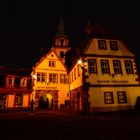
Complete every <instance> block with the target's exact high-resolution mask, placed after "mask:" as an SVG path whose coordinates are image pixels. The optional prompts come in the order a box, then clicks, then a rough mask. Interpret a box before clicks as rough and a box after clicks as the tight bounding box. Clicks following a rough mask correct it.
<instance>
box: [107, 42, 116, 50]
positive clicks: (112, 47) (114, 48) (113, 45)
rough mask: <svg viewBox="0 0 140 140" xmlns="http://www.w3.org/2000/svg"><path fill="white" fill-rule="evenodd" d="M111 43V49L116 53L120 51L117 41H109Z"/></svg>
mask: <svg viewBox="0 0 140 140" xmlns="http://www.w3.org/2000/svg"><path fill="white" fill-rule="evenodd" d="M109 43H110V49H111V50H114V51H117V50H118V44H117V41H109Z"/></svg>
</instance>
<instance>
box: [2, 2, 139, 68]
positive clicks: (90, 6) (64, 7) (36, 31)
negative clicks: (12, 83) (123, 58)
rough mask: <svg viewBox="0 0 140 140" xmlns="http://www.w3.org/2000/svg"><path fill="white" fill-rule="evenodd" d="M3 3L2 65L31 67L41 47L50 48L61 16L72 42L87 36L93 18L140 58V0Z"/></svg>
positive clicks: (93, 20) (73, 43)
mask: <svg viewBox="0 0 140 140" xmlns="http://www.w3.org/2000/svg"><path fill="white" fill-rule="evenodd" d="M75 2H76V3H75ZM133 2H134V1H133ZM0 5H1V7H0V14H1V15H0V19H1V20H0V66H5V67H14V68H31V67H32V66H33V65H34V64H35V63H36V62H37V61H38V60H39V57H40V55H41V52H40V49H41V48H45V50H46V51H48V50H49V49H50V47H51V43H52V40H53V38H54V36H55V34H56V33H57V26H58V22H59V19H61V18H63V19H64V23H65V31H66V34H67V35H68V36H69V39H70V45H71V46H72V45H75V44H77V43H78V42H79V41H80V40H82V39H83V37H84V27H85V25H86V23H87V21H88V20H90V21H92V22H94V23H96V24H99V25H101V26H103V27H105V28H107V29H109V30H111V31H112V32H114V33H115V34H116V35H118V36H120V37H121V38H122V39H123V40H124V41H125V42H127V44H128V46H127V47H128V48H129V49H130V50H131V51H132V52H133V53H134V54H135V55H136V56H137V58H138V59H137V60H140V44H139V40H140V39H139V33H140V8H139V7H138V6H139V4H138V3H132V1H131V2H127V3H126V2H121V1H116V2H115V1H112V2H106V1H104V2H100V1H98V2H97V1H94V0H91V1H88V0H86V1H84V2H82V1H81V2H80V0H77V1H76V0H75V1H68V0H65V1H57V0H54V1H53V0H52V1H51V2H49V0H46V2H44V1H34V2H29V1H20V0H18V1H5V2H4V3H2V4H0ZM93 28H94V27H93Z"/></svg>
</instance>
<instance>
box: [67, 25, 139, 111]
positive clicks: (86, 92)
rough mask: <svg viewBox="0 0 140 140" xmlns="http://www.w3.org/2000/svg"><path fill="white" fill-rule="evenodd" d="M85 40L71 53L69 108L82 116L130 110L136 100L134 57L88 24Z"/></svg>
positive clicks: (121, 44)
mask: <svg viewBox="0 0 140 140" xmlns="http://www.w3.org/2000/svg"><path fill="white" fill-rule="evenodd" d="M86 32H87V35H88V37H87V39H86V40H85V41H83V42H82V43H81V44H80V45H79V46H76V47H75V48H74V49H73V50H71V51H72V54H74V56H73V57H72V60H71V61H72V62H73V63H72V66H71V67H70V72H69V79H70V81H69V82H70V92H71V107H72V108H73V109H77V110H82V111H84V112H88V111H91V112H100V111H117V110H128V109H134V107H135V105H136V102H137V99H138V97H139V96H140V83H139V77H138V71H137V66H136V62H135V56H134V55H133V54H132V53H131V52H130V51H129V50H128V48H127V47H126V45H125V43H124V42H123V41H122V40H121V39H120V38H119V37H117V36H116V35H114V34H113V33H111V32H110V31H108V30H106V29H104V28H102V27H100V26H98V25H94V26H93V28H92V27H91V26H90V24H89V23H88V25H87V27H86Z"/></svg>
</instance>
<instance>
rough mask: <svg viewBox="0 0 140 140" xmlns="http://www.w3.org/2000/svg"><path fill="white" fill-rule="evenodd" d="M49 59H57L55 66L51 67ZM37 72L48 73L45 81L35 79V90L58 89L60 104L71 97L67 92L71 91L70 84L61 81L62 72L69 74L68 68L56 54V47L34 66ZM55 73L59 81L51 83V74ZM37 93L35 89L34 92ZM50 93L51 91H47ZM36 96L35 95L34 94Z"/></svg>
mask: <svg viewBox="0 0 140 140" xmlns="http://www.w3.org/2000/svg"><path fill="white" fill-rule="evenodd" d="M49 61H55V66H54V67H49ZM34 71H35V74H37V73H38V72H42V73H46V81H45V82H37V80H35V81H34V90H46V91H47V92H48V91H51V92H52V91H58V106H60V104H64V102H65V100H68V99H69V96H67V94H68V93H69V84H68V81H67V83H60V74H66V75H67V69H66V67H65V66H64V64H63V63H62V61H61V59H60V58H59V57H58V56H57V55H56V53H55V51H54V49H52V50H51V51H50V52H49V53H48V54H47V55H46V57H44V58H42V59H41V60H40V62H39V63H37V64H36V66H35V67H34ZM50 73H55V74H57V76H58V81H57V83H50V81H49V74H50ZM67 79H68V77H67ZM33 93H34V94H35V91H34V92H33ZM47 94H49V93H47ZM33 96H34V97H35V95H33Z"/></svg>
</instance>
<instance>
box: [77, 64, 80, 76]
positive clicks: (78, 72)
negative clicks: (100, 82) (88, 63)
mask: <svg viewBox="0 0 140 140" xmlns="http://www.w3.org/2000/svg"><path fill="white" fill-rule="evenodd" d="M77 74H78V76H80V65H79V64H78V65H77Z"/></svg>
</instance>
